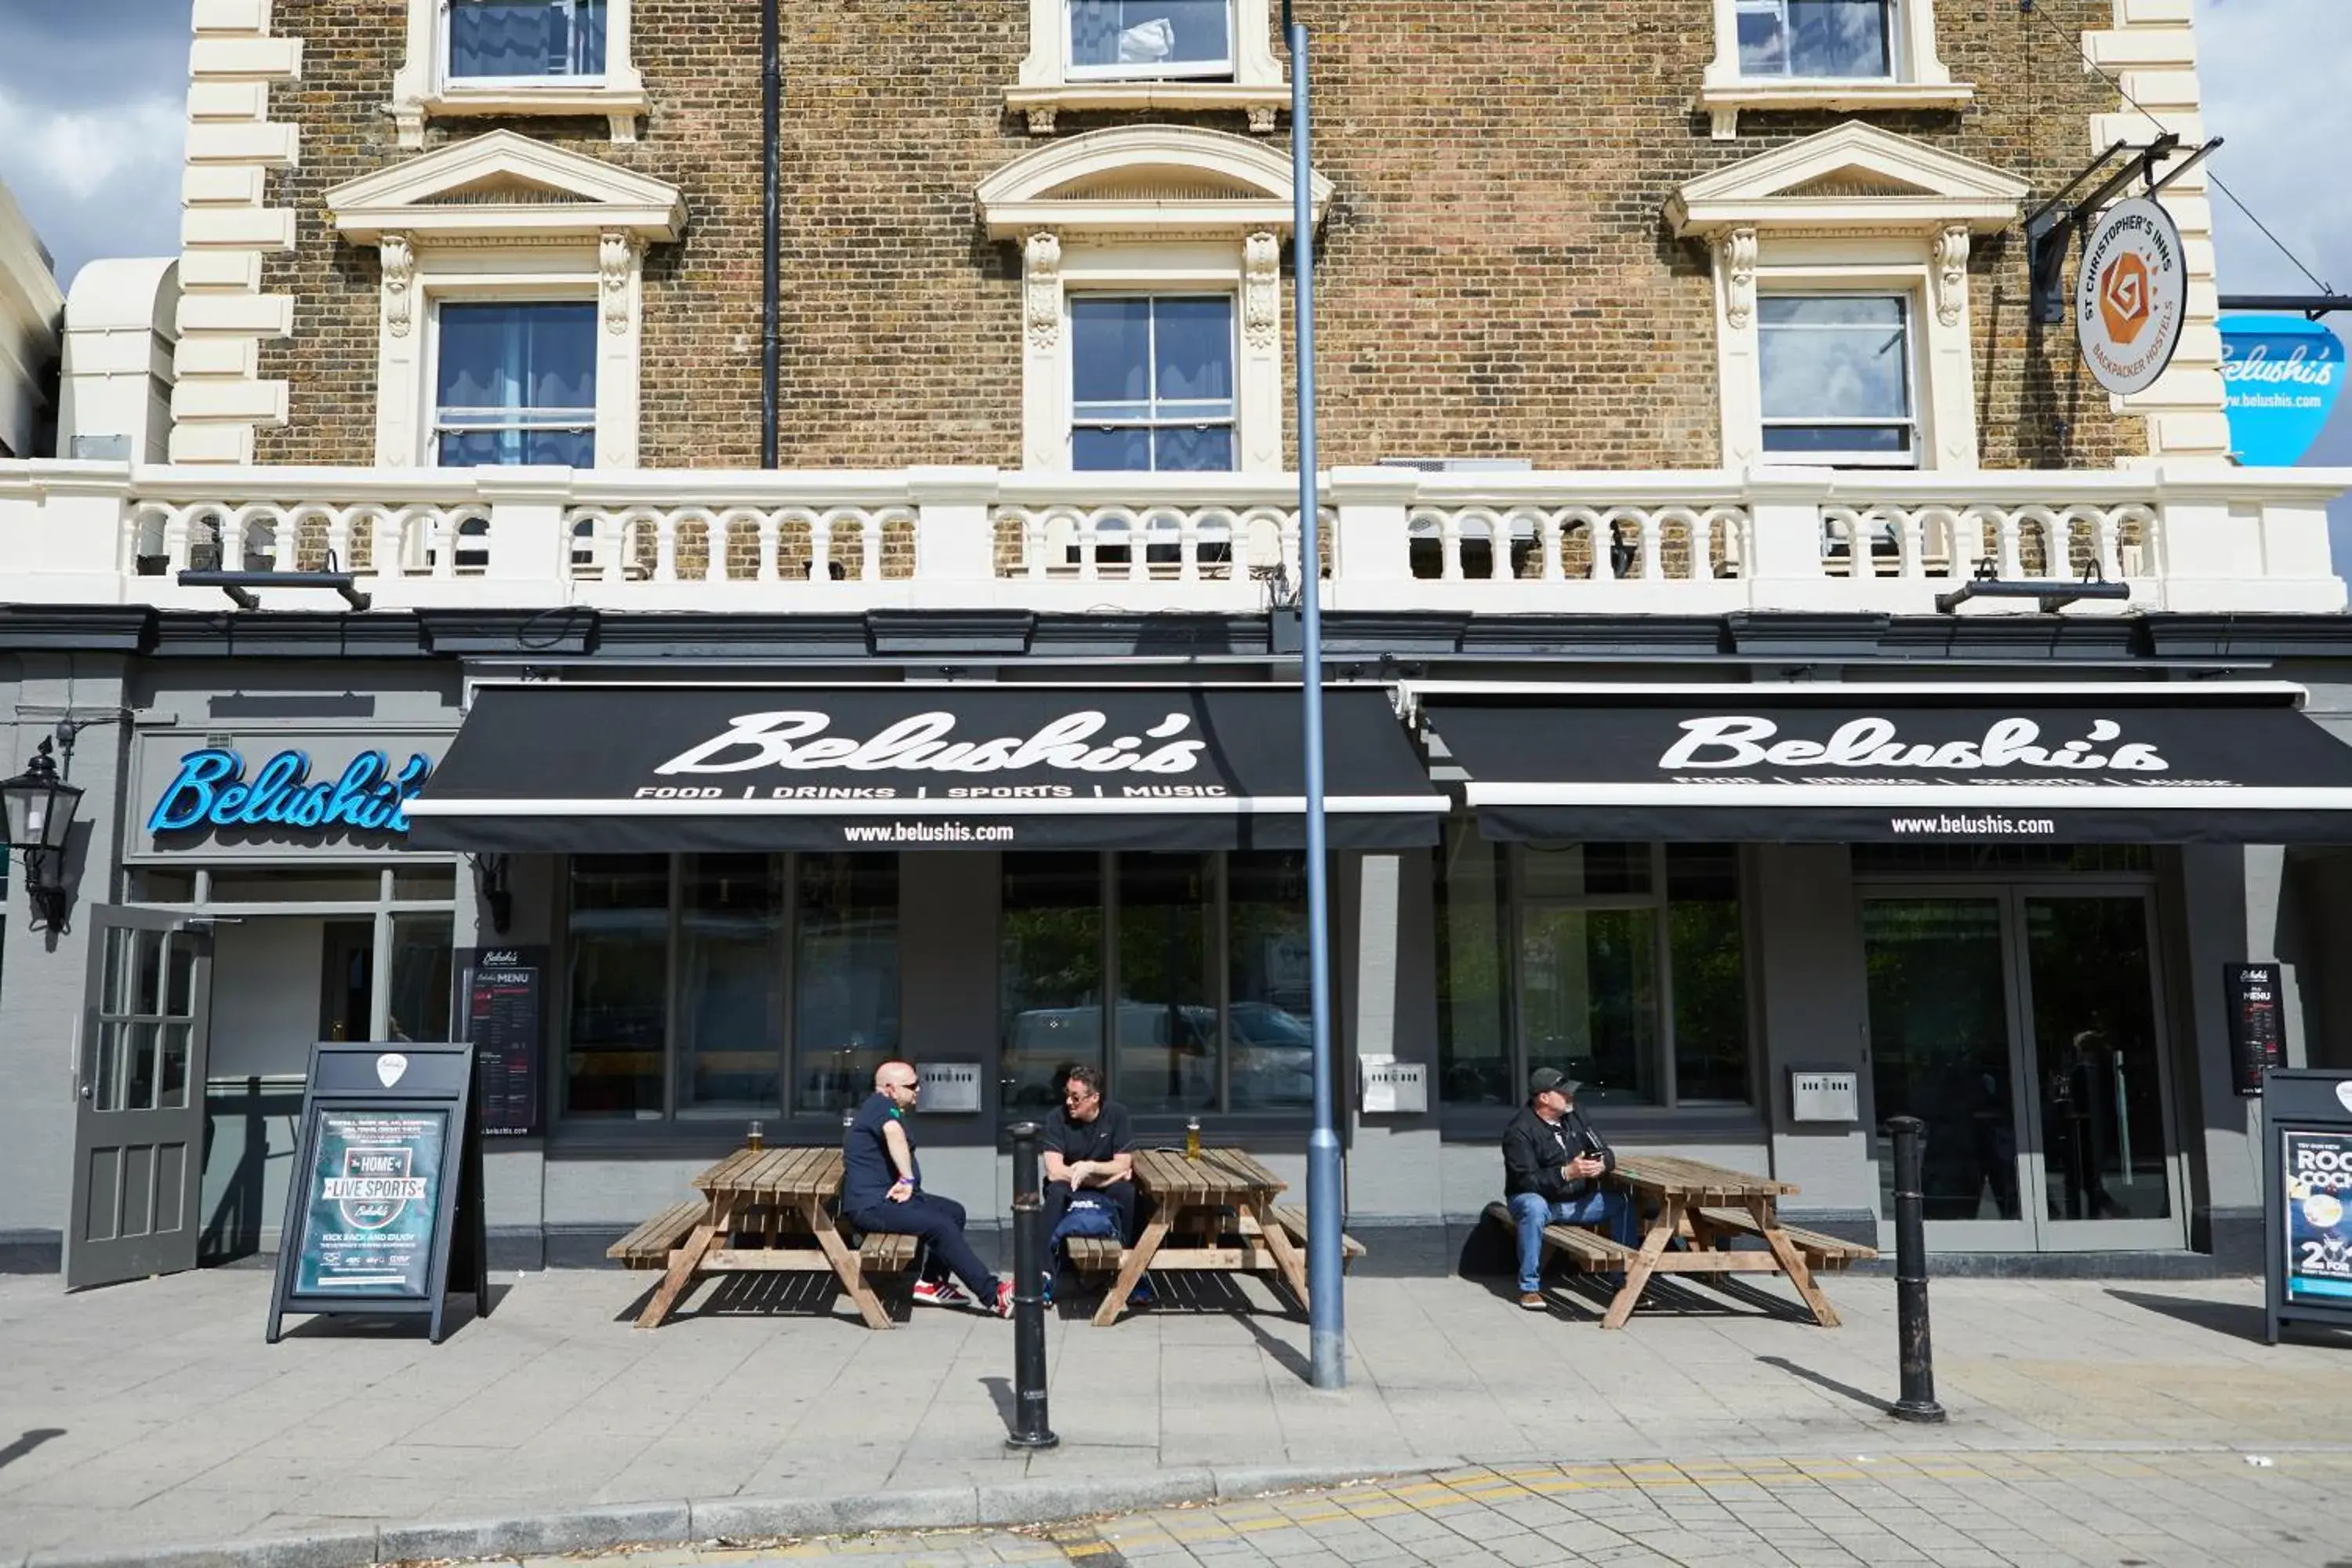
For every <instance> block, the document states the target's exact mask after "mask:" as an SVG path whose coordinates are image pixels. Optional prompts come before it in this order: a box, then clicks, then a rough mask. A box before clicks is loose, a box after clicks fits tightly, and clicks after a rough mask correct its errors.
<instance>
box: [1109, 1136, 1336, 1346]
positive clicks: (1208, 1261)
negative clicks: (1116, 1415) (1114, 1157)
mask: <svg viewBox="0 0 2352 1568" xmlns="http://www.w3.org/2000/svg"><path fill="white" fill-rule="evenodd" d="M1135 1184H1136V1188H1137V1191H1138V1192H1139V1194H1141V1195H1142V1196H1143V1197H1144V1198H1145V1199H1147V1200H1148V1201H1149V1202H1150V1205H1152V1206H1151V1218H1150V1220H1149V1221H1148V1222H1146V1223H1145V1225H1144V1226H1143V1233H1142V1234H1141V1235H1140V1236H1139V1237H1136V1242H1135V1245H1134V1246H1133V1247H1129V1248H1127V1249H1126V1250H1125V1252H1124V1253H1123V1254H1122V1255H1121V1257H1120V1262H1119V1266H1118V1279H1116V1280H1115V1281H1114V1282H1113V1283H1112V1285H1111V1288H1110V1291H1109V1293H1108V1295H1106V1296H1105V1297H1104V1298H1103V1303H1102V1306H1101V1307H1100V1308H1099V1309H1098V1310H1097V1311H1096V1313H1095V1324H1096V1326H1097V1327H1098V1328H1101V1327H1108V1325H1110V1324H1112V1323H1115V1322H1117V1321H1118V1318H1119V1314H1120V1313H1121V1312H1123V1311H1125V1310H1127V1299H1128V1296H1129V1293H1130V1292H1131V1291H1133V1290H1134V1289H1135V1287H1136V1282H1137V1281H1139V1280H1140V1279H1142V1278H1143V1275H1144V1271H1145V1270H1147V1269H1152V1268H1158V1269H1163V1270H1178V1269H1223V1270H1227V1271H1241V1272H1246V1271H1256V1272H1262V1273H1272V1274H1274V1275H1276V1276H1277V1277H1278V1278H1279V1279H1281V1280H1282V1282H1283V1283H1284V1284H1285V1285H1287V1286H1288V1287H1289V1288H1290V1291H1291V1294H1293V1295H1295V1296H1297V1298H1298V1300H1299V1301H1300V1302H1301V1303H1302V1304H1304V1303H1305V1301H1306V1300H1307V1257H1306V1253H1305V1250H1304V1248H1305V1246H1306V1236H1307V1219H1306V1215H1303V1214H1301V1213H1299V1212H1298V1211H1297V1209H1293V1208H1280V1207H1277V1206H1276V1204H1275V1199H1276V1198H1277V1197H1279V1196H1280V1195H1281V1194H1283V1192H1284V1191H1285V1190H1286V1188H1287V1187H1288V1185H1289V1184H1288V1183H1286V1182H1285V1181H1284V1180H1283V1179H1282V1178H1281V1177H1279V1176H1277V1175H1276V1174H1275V1173H1273V1172H1272V1171H1269V1170H1267V1169H1266V1168H1265V1166H1264V1165H1262V1164H1260V1163H1258V1162H1257V1160H1256V1159H1255V1158H1254V1157H1252V1156H1251V1155H1249V1154H1247V1153H1245V1152H1243V1151H1242V1150H1239V1149H1203V1150H1202V1151H1201V1157H1200V1158H1199V1159H1197V1160H1191V1159H1187V1158H1185V1157H1184V1155H1182V1154H1181V1153H1180V1152H1177V1151H1175V1150H1172V1149H1141V1150H1138V1151H1137V1152H1136V1155H1135ZM1171 1236H1172V1237H1177V1238H1178V1239H1179V1245H1176V1246H1173V1247H1171V1246H1169V1245H1168V1242H1169V1238H1170V1237H1171ZM1345 1246H1346V1247H1348V1248H1349V1249H1350V1251H1349V1256H1353V1255H1360V1253H1361V1252H1362V1251H1363V1248H1362V1247H1360V1246H1358V1245H1356V1244H1355V1243H1354V1242H1352V1241H1349V1242H1347V1243H1346V1244H1345ZM1072 1261H1073V1262H1074V1263H1075V1262H1076V1248H1075V1247H1074V1248H1073V1258H1072Z"/></svg>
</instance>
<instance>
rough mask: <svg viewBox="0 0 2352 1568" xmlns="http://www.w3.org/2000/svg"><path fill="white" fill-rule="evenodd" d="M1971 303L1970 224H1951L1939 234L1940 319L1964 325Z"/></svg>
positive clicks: (1937, 268) (1937, 260)
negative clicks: (1963, 312)
mask: <svg viewBox="0 0 2352 1568" xmlns="http://www.w3.org/2000/svg"><path fill="white" fill-rule="evenodd" d="M1968 303H1969V226H1968V225H1966V224H1963V223H1956V224H1951V225H1948V226H1946V228H1945V229H1944V232H1943V233H1941V234H1939V235H1937V237H1936V320H1937V321H1941V322H1943V323H1944V325H1946V326H1948V327H1957V326H1958V325H1959V324H1960V312H1961V311H1962V310H1966V309H1967V308H1968Z"/></svg>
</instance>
